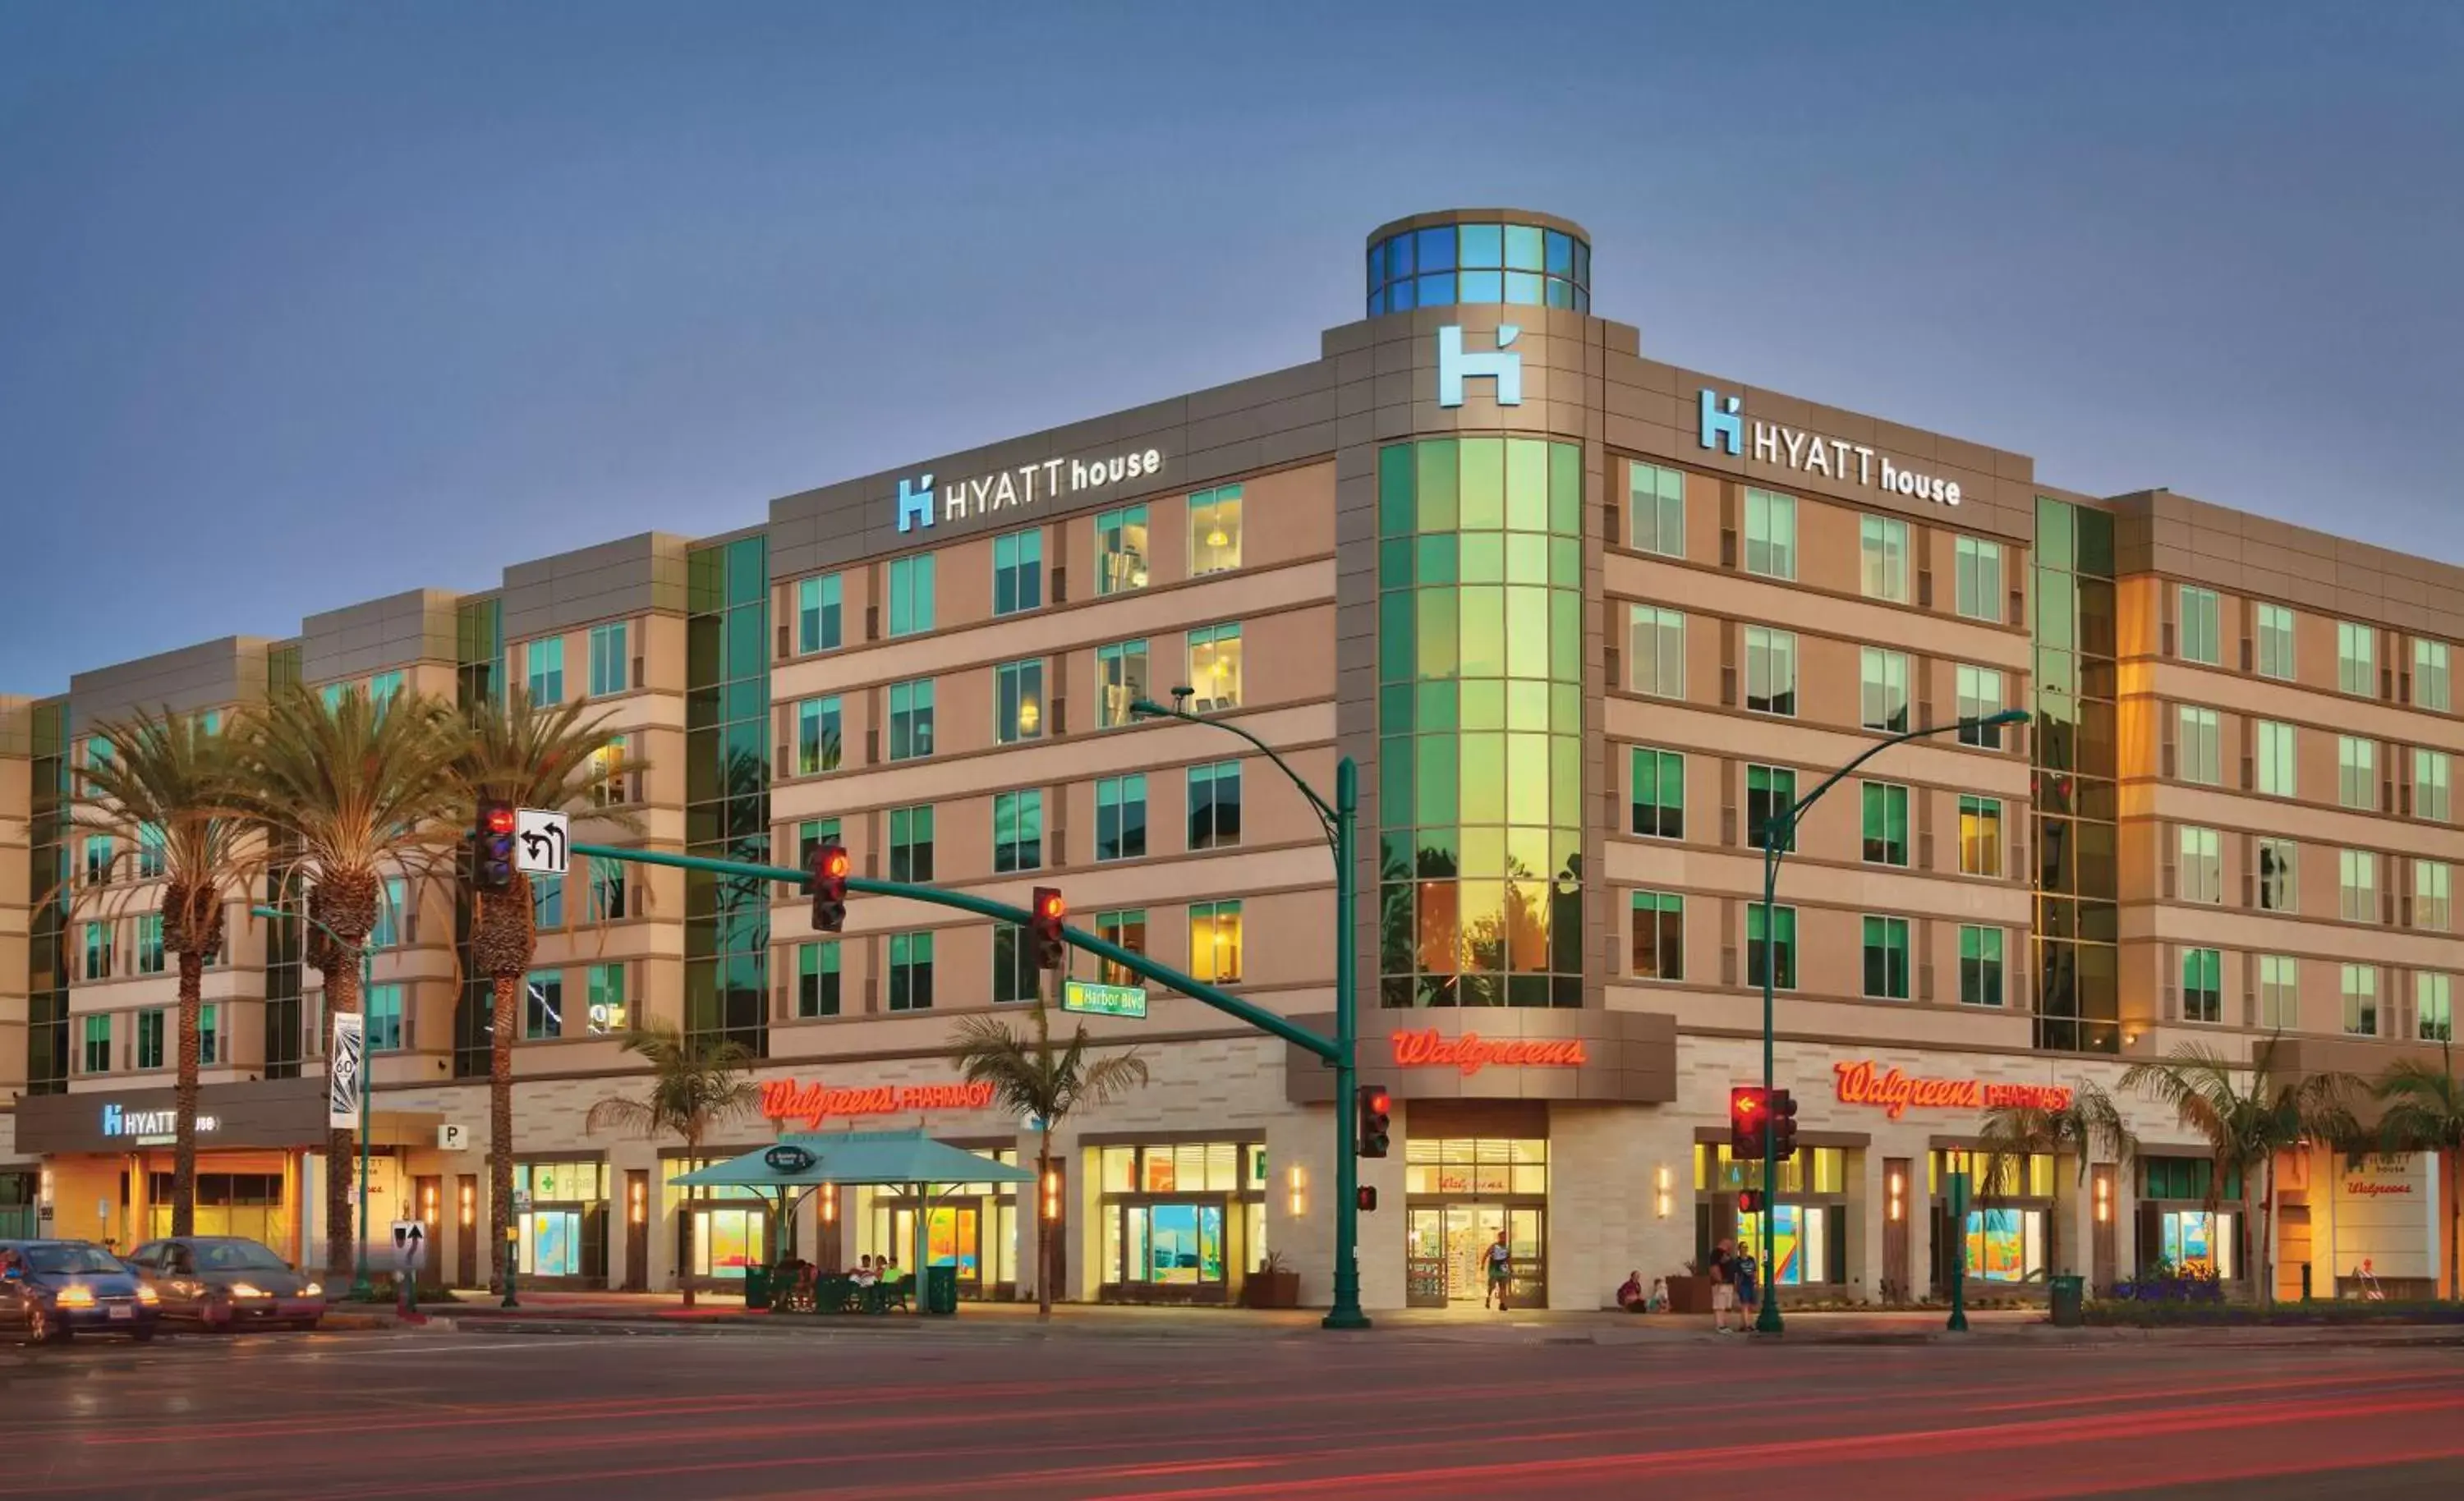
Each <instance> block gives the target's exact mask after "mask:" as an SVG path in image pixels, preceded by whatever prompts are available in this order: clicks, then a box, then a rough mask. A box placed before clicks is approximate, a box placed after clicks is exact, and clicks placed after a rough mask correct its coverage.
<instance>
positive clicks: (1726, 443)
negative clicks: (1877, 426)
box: [1696, 386, 1960, 506]
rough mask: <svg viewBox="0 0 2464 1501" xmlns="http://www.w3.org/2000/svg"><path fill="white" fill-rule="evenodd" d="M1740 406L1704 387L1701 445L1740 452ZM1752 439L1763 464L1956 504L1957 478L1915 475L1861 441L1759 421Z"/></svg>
mask: <svg viewBox="0 0 2464 1501" xmlns="http://www.w3.org/2000/svg"><path fill="white" fill-rule="evenodd" d="M1745 404H1746V403H1745V399H1744V398H1743V397H1737V396H1724V395H1722V394H1721V393H1719V392H1717V391H1714V390H1712V389H1710V388H1709V387H1707V386H1705V388H1704V390H1703V394H1702V398H1701V402H1700V408H1701V409H1700V412H1699V414H1698V416H1699V422H1698V424H1697V429H1696V431H1697V436H1699V437H1700V439H1701V440H1702V444H1703V446H1704V447H1705V448H1716V449H1718V450H1719V451H1721V452H1723V453H1727V454H1728V455H1730V456H1731V457H1735V458H1742V457H1744V456H1745V451H1746V423H1747V421H1748V419H1747V417H1746V413H1745ZM1753 440H1754V457H1755V458H1756V459H1758V460H1760V461H1761V462H1763V463H1765V464H1776V465H1779V466H1780V467H1782V468H1791V469H1794V470H1796V471H1797V472H1798V473H1800V474H1819V475H1822V476H1823V477H1824V478H1826V479H1831V480H1836V481H1837V482H1838V483H1840V484H1842V485H1865V486H1871V487H1874V488H1877V489H1886V490H1889V491H1890V492H1891V493H1893V494H1895V495H1905V496H1907V497H1908V498H1909V499H1911V500H1929V501H1932V502H1934V503H1935V504H1937V505H1943V506H1956V505H1958V504H1959V502H1960V493H1959V482H1958V481H1957V480H1947V479H1944V478H1943V477H1942V476H1941V475H1939V474H1920V473H1918V472H1917V471H1916V470H1914V469H1912V468H1907V467H1906V466H1904V465H1902V464H1898V463H1895V462H1894V461H1893V460H1892V458H1891V456H1890V455H1889V454H1886V453H1877V452H1876V451H1875V450H1874V449H1872V448H1870V447H1867V446H1865V445H1863V444H1861V443H1850V442H1849V441H1848V440H1846V439H1845V438H1825V437H1823V436H1822V435H1821V434H1820V433H1811V432H1801V431H1799V430H1797V429H1796V428H1794V427H1785V426H1782V425H1781V424H1778V423H1765V422H1757V423H1755V424H1753Z"/></svg>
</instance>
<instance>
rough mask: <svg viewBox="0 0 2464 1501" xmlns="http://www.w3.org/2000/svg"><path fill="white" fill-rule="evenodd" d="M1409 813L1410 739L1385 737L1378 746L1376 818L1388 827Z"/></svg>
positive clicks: (1398, 736) (1410, 801)
mask: <svg viewBox="0 0 2464 1501" xmlns="http://www.w3.org/2000/svg"><path fill="white" fill-rule="evenodd" d="M1411 812H1412V737H1411V736H1409V735H1388V736H1386V737H1385V738H1384V739H1382V740H1380V741H1378V742H1377V818H1378V821H1379V822H1380V823H1384V824H1388V825H1390V826H1392V825H1397V824H1400V823H1403V822H1404V821H1405V820H1406V819H1408V818H1409V816H1411Z"/></svg>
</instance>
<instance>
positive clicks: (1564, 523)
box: [1549, 443, 1583, 537]
mask: <svg viewBox="0 0 2464 1501" xmlns="http://www.w3.org/2000/svg"><path fill="white" fill-rule="evenodd" d="M1549 530H1550V531H1551V532H1554V533H1557V534H1558V535H1559V536H1564V537H1579V536H1581V535H1582V534H1583V450H1582V449H1581V448H1579V447H1577V446H1574V445H1573V444H1571V443H1552V444H1551V445H1549Z"/></svg>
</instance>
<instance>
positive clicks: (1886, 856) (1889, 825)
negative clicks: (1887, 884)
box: [1857, 782, 1908, 865]
mask: <svg viewBox="0 0 2464 1501" xmlns="http://www.w3.org/2000/svg"><path fill="white" fill-rule="evenodd" d="M1857 786H1858V794H1859V801H1860V802H1861V803H1862V804H1863V809H1864V818H1863V822H1864V834H1865V845H1864V849H1865V853H1864V859H1865V862H1866V863H1867V864H1869V865H1904V864H1906V863H1907V862H1908V790H1907V789H1906V788H1904V787H1900V786H1897V785H1895V784H1893V783H1890V782H1859V783H1858V784H1857Z"/></svg>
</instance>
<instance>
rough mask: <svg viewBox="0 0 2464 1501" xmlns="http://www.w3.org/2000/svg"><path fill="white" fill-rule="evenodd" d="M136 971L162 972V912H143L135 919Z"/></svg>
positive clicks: (140, 972) (147, 972)
mask: <svg viewBox="0 0 2464 1501" xmlns="http://www.w3.org/2000/svg"><path fill="white" fill-rule="evenodd" d="M137 972H138V973H139V974H161V973H162V972H163V914H162V913H160V912H147V913H143V914H142V915H141V916H139V918H138V919H137Z"/></svg>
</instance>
